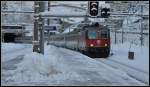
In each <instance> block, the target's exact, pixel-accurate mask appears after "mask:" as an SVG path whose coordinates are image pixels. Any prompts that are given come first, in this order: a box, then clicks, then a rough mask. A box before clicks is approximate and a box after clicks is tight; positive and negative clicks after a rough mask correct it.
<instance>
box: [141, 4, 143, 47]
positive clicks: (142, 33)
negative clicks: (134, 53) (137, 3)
mask: <svg viewBox="0 0 150 87" xmlns="http://www.w3.org/2000/svg"><path fill="white" fill-rule="evenodd" d="M142 13H143V5H141V17H142ZM140 39H141V46H142V45H143V23H142V20H141V38H140Z"/></svg>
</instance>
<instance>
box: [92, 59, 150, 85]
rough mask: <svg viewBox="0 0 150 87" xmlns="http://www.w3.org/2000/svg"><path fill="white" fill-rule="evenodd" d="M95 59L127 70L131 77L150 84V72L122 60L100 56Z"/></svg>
mask: <svg viewBox="0 0 150 87" xmlns="http://www.w3.org/2000/svg"><path fill="white" fill-rule="evenodd" d="M95 59H96V60H98V61H100V62H102V63H104V64H106V65H108V66H111V67H112V68H115V69H120V70H122V71H125V72H126V73H127V74H128V75H129V76H130V77H132V78H134V79H136V80H138V81H140V82H142V83H144V84H146V85H149V72H145V71H142V70H140V69H137V68H135V67H132V66H129V65H126V64H123V63H120V62H118V61H116V60H113V59H107V60H106V59H99V58H95ZM137 74H138V75H137Z"/></svg>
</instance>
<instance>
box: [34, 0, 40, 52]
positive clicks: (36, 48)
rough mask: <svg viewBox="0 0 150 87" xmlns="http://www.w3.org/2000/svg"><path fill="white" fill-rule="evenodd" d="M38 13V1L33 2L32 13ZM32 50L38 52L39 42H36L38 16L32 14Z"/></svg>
mask: <svg viewBox="0 0 150 87" xmlns="http://www.w3.org/2000/svg"><path fill="white" fill-rule="evenodd" d="M38 13H39V2H38V1H35V2H34V14H35V15H36V14H38ZM33 40H34V41H33V52H39V50H38V48H39V42H38V17H37V16H34V35H33Z"/></svg>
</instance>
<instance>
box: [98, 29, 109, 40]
mask: <svg viewBox="0 0 150 87" xmlns="http://www.w3.org/2000/svg"><path fill="white" fill-rule="evenodd" d="M100 36H101V38H108V32H107V31H104V30H103V31H101V32H100Z"/></svg>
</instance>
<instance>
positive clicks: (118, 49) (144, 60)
mask: <svg viewBox="0 0 150 87" xmlns="http://www.w3.org/2000/svg"><path fill="white" fill-rule="evenodd" d="M130 45H131V48H130ZM129 48H130V51H131V52H134V60H129V59H128V52H129ZM112 51H113V53H114V55H113V56H112V57H110V58H111V59H113V60H116V61H119V62H121V63H123V64H126V65H129V66H132V67H134V68H138V69H140V70H143V71H145V72H149V65H148V64H149V48H148V47H147V46H142V47H141V46H139V45H134V44H130V43H129V42H126V43H124V44H116V45H115V44H113V45H112Z"/></svg>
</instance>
